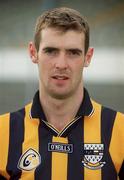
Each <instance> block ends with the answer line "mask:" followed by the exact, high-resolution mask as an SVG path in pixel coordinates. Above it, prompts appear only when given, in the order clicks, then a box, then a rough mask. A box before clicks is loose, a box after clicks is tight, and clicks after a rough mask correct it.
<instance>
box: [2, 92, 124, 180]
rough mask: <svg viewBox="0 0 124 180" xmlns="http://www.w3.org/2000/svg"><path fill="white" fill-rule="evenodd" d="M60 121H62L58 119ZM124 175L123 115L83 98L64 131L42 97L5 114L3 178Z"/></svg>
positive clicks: (112, 178)
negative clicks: (49, 114)
mask: <svg viewBox="0 0 124 180" xmlns="http://www.w3.org/2000/svg"><path fill="white" fill-rule="evenodd" d="M58 121H59V119H58ZM119 177H120V179H121V180H122V179H124V115H123V114H122V113H120V112H116V111H114V110H111V109H109V108H106V107H104V106H102V105H100V104H98V103H96V102H95V101H93V100H92V99H91V98H90V97H89V94H88V92H87V90H86V89H84V98H83V101H82V104H81V105H80V108H79V110H78V112H77V114H76V116H75V118H74V119H72V121H70V123H69V124H67V125H66V126H65V127H64V128H63V129H62V130H61V131H58V130H57V129H56V128H55V127H53V126H52V124H50V123H48V121H47V119H46V117H45V114H44V111H43V108H42V107H41V104H40V100H39V92H37V93H36V94H35V96H34V99H33V101H32V102H31V103H30V104H28V105H26V106H25V107H24V108H22V109H21V110H19V111H16V112H13V113H7V114H4V115H1V116H0V180H2V179H12V180H18V179H21V180H117V179H119Z"/></svg>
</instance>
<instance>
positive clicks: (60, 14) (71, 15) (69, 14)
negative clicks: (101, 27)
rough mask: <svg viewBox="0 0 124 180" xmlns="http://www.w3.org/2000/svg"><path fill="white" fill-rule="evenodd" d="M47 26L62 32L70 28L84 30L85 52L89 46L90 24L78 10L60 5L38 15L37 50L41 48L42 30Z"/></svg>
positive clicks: (36, 28)
mask: <svg viewBox="0 0 124 180" xmlns="http://www.w3.org/2000/svg"><path fill="white" fill-rule="evenodd" d="M47 27H51V28H55V29H58V30H60V31H62V32H66V31H68V30H74V31H78V32H84V34H85V53H86V52H87V50H88V48H89V25H88V23H87V21H86V20H85V19H84V17H83V16H82V15H81V14H80V13H79V12H78V11H76V10H74V9H70V8H66V7H60V8H54V9H51V10H48V11H45V12H44V13H43V14H42V15H41V16H39V17H38V19H37V22H36V26H35V34H34V43H35V47H36V49H37V51H38V50H39V44H40V41H41V31H42V29H45V28H47Z"/></svg>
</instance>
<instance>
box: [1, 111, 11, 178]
mask: <svg viewBox="0 0 124 180" xmlns="http://www.w3.org/2000/svg"><path fill="white" fill-rule="evenodd" d="M9 118H10V115H9V114H6V115H3V116H0V174H1V175H3V176H5V177H7V178H9V175H8V174H7V172H6V164H7V159H8V145H9ZM0 179H1V177H0Z"/></svg>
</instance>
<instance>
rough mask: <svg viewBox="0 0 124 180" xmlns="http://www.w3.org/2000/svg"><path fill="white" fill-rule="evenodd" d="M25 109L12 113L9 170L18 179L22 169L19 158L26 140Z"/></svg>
mask: <svg viewBox="0 0 124 180" xmlns="http://www.w3.org/2000/svg"><path fill="white" fill-rule="evenodd" d="M24 117H25V109H22V110H20V111H18V112H15V113H11V114H10V137H9V153H8V162H7V172H8V173H9V175H10V176H11V178H13V179H15V180H17V179H18V178H20V176H21V170H19V169H18V168H17V164H18V160H19V158H20V156H21V154H22V143H23V140H24Z"/></svg>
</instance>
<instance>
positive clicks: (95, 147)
mask: <svg viewBox="0 0 124 180" xmlns="http://www.w3.org/2000/svg"><path fill="white" fill-rule="evenodd" d="M83 152H84V159H83V161H82V163H83V165H84V167H86V168H88V169H92V170H96V169H100V168H102V167H103V166H104V165H105V162H103V161H102V158H103V155H104V144H84V150H83Z"/></svg>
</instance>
